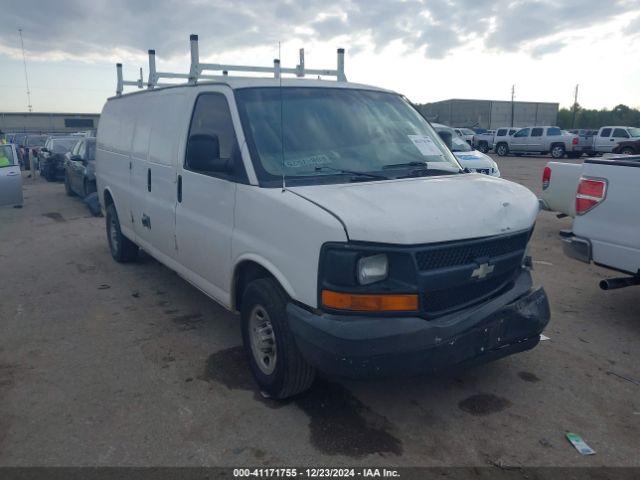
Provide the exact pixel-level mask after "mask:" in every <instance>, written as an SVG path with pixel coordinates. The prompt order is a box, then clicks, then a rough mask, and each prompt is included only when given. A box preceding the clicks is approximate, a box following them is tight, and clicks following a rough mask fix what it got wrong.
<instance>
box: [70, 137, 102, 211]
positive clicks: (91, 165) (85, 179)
mask: <svg viewBox="0 0 640 480" xmlns="http://www.w3.org/2000/svg"><path fill="white" fill-rule="evenodd" d="M95 159H96V139H95V137H84V138H83V137H80V139H79V141H78V143H76V144H75V146H74V147H73V149H72V150H71V152H69V153H67V158H66V159H65V162H64V188H65V190H66V192H67V195H74V194H75V195H79V196H80V197H82V198H84V197H86V196H87V195H89V194H90V193H93V192H95V191H96V168H95V167H96V162H95Z"/></svg>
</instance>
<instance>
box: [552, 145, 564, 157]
mask: <svg viewBox="0 0 640 480" xmlns="http://www.w3.org/2000/svg"><path fill="white" fill-rule="evenodd" d="M564 153H565V150H564V146H563V145H554V146H553V147H551V156H552V157H553V158H556V159H557V158H562V157H564Z"/></svg>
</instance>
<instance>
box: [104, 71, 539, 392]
mask: <svg viewBox="0 0 640 480" xmlns="http://www.w3.org/2000/svg"><path fill="white" fill-rule="evenodd" d="M338 85H339V88H336V83H335V82H330V81H323V80H303V79H286V81H283V82H280V81H279V80H277V79H267V78H261V79H248V78H232V77H227V78H224V79H223V80H221V81H219V82H217V83H215V84H214V83H206V82H205V83H198V84H195V85H189V86H187V85H185V86H172V87H170V88H155V89H151V90H147V91H144V92H140V93H138V92H136V93H133V94H128V95H122V96H117V97H113V98H110V99H109V100H108V101H107V103H106V104H105V106H104V108H103V110H102V114H101V117H100V124H99V127H98V136H97V152H96V176H97V186H98V195H99V197H100V203H101V205H103V208H105V212H106V230H107V241H108V245H109V249H110V252H111V255H112V256H113V258H114V260H116V261H118V262H127V261H132V260H134V259H135V258H136V255H137V252H138V249H139V247H141V248H143V249H144V250H145V252H148V253H149V254H150V255H152V256H154V257H155V258H157V259H158V260H159V261H160V262H162V263H164V264H165V265H167V266H168V267H170V268H172V269H174V270H175V271H176V272H178V274H179V275H181V276H182V277H184V278H185V279H186V280H187V281H189V282H191V283H193V284H194V285H195V286H197V288H199V289H200V290H201V291H203V292H205V293H206V294H207V295H209V296H210V297H211V298H213V299H215V300H216V301H218V302H219V303H220V304H221V305H223V306H224V307H226V308H228V309H230V310H232V311H236V312H239V313H240V318H241V326H242V337H243V341H244V345H245V349H246V352H247V356H248V359H249V365H250V368H251V371H252V373H253V376H254V378H255V380H256V382H257V384H258V385H259V387H260V389H261V391H262V392H264V393H265V394H266V395H268V396H271V397H274V398H285V397H288V396H291V395H294V394H296V393H299V392H301V391H304V390H305V389H307V388H308V387H309V386H310V385H311V383H312V382H313V379H314V375H315V372H316V370H320V371H323V372H325V373H326V374H329V375H339V376H347V377H372V376H389V375H400V374H401V375H412V374H417V373H420V372H437V371H442V370H447V371H448V370H449V369H450V368H451V367H453V366H460V365H468V364H471V363H479V362H484V361H488V360H494V359H497V358H499V357H503V356H506V355H509V354H513V353H516V352H520V351H524V350H528V349H531V348H533V347H534V346H535V345H537V343H538V342H539V335H540V333H541V332H542V330H543V329H544V327H545V326H546V324H547V322H548V321H549V315H550V313H549V305H548V302H547V297H546V294H545V292H544V290H543V289H542V288H541V287H534V285H533V281H532V278H531V274H530V271H529V267H528V265H530V259H529V257H527V256H526V253H525V252H526V248H527V244H528V242H529V239H530V236H531V232H532V230H533V225H534V223H535V221H536V217H537V213H538V204H537V200H536V198H535V196H534V195H533V194H532V193H531V191H530V190H529V189H527V188H525V187H523V186H521V185H518V184H516V183H512V182H509V181H506V180H503V179H500V178H494V177H491V176H488V175H476V174H467V173H464V171H463V170H462V169H461V166H460V163H459V162H458V161H457V160H456V158H455V156H454V155H453V154H452V153H451V152H450V150H449V149H448V148H447V147H446V145H445V144H444V143H443V141H442V140H441V139H440V137H439V136H438V134H437V133H436V132H435V131H434V130H433V128H432V127H431V126H430V125H429V123H428V122H427V121H426V120H425V119H424V118H423V117H422V116H420V115H419V114H418V113H417V112H416V111H415V110H414V109H413V108H412V106H411V105H410V104H409V103H408V102H407V101H406V100H405V99H404V98H403V97H402V96H401V95H398V94H396V93H393V92H390V91H387V90H381V89H377V88H375V87H369V86H365V85H359V84H351V83H348V82H346V81H341V82H339V84H338ZM123 126H127V128H123ZM129 126H130V128H129Z"/></svg>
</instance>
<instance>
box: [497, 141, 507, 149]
mask: <svg viewBox="0 0 640 480" xmlns="http://www.w3.org/2000/svg"><path fill="white" fill-rule="evenodd" d="M500 145H504V146H505V147H507V148H509V145H507V142H498V143H496V148H498V147H499V146H500Z"/></svg>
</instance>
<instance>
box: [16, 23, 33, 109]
mask: <svg viewBox="0 0 640 480" xmlns="http://www.w3.org/2000/svg"><path fill="white" fill-rule="evenodd" d="M18 35H20V47H21V48H22V63H23V65H24V81H25V83H26V84H27V107H28V108H29V112H31V110H32V107H31V91H30V90H29V74H28V73H27V57H26V56H25V54H24V41H23V40H22V29H21V28H19V29H18Z"/></svg>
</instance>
